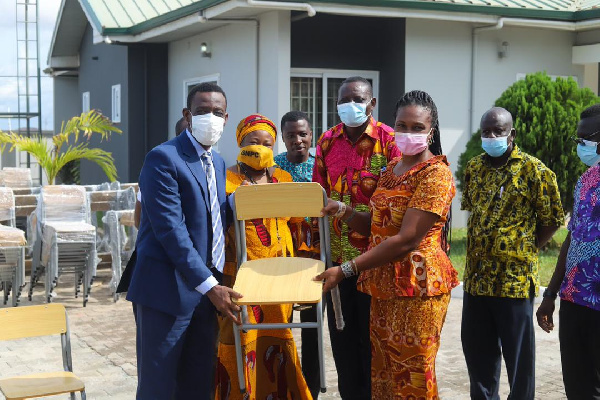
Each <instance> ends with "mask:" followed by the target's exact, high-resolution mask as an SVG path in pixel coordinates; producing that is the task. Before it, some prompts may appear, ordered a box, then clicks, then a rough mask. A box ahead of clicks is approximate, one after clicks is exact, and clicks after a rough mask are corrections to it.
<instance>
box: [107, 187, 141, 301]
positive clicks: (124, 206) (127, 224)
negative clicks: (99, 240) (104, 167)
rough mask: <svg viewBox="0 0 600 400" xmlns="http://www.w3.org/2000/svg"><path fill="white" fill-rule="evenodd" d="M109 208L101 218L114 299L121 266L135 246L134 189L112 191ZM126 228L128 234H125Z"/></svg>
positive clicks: (110, 285) (116, 296)
mask: <svg viewBox="0 0 600 400" xmlns="http://www.w3.org/2000/svg"><path fill="white" fill-rule="evenodd" d="M114 195H115V197H114V201H113V204H111V207H110V208H111V209H110V210H108V211H107V212H106V215H105V216H104V217H103V218H102V221H103V222H104V231H105V232H104V237H105V239H106V240H107V242H108V247H109V249H110V254H111V258H112V266H111V269H112V279H111V281H110V284H109V287H110V290H111V293H112V294H113V298H114V300H115V301H117V300H118V299H119V294H118V293H117V287H118V286H119V282H120V280H121V275H122V271H123V266H124V265H126V264H127V262H128V261H129V258H130V257H131V253H132V252H133V249H134V248H135V239H136V236H137V229H136V228H135V223H134V208H135V202H136V198H135V189H134V188H133V187H129V188H128V189H126V190H117V191H116V193H114ZM125 228H127V229H128V230H129V232H130V235H127V232H126V230H125Z"/></svg>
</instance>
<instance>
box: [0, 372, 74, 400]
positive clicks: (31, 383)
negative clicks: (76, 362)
mask: <svg viewBox="0 0 600 400" xmlns="http://www.w3.org/2000/svg"><path fill="white" fill-rule="evenodd" d="M84 389H85V385H84V383H83V381H81V380H80V379H79V378H78V377H77V376H76V375H75V374H74V373H72V372H66V371H59V372H45V373H41V374H33V375H23V376H17V377H14V378H6V379H0V390H1V391H2V393H3V394H4V396H5V397H6V399H7V400H12V399H15V400H16V399H27V398H31V397H42V396H52V395H55V394H61V393H69V392H81V391H82V390H84Z"/></svg>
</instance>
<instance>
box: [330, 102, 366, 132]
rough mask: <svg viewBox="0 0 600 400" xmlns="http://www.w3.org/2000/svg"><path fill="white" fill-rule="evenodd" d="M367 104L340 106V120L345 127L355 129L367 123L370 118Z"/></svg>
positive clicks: (351, 103) (352, 103) (345, 104)
mask: <svg viewBox="0 0 600 400" xmlns="http://www.w3.org/2000/svg"><path fill="white" fill-rule="evenodd" d="M367 104H368V102H366V103H355V102H353V101H351V102H349V103H344V104H338V106H337V110H338V115H339V116H340V119H341V120H342V122H343V123H344V125H346V126H349V127H352V128H355V127H357V126H361V125H362V124H364V123H365V121H366V120H367V118H369V116H368V115H367Z"/></svg>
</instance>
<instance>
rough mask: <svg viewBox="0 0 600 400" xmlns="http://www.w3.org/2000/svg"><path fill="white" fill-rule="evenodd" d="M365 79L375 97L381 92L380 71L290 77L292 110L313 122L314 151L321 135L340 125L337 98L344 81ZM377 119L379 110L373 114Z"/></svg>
mask: <svg viewBox="0 0 600 400" xmlns="http://www.w3.org/2000/svg"><path fill="white" fill-rule="evenodd" d="M350 76H362V77H364V78H366V79H367V80H368V81H369V82H371V85H372V86H373V96H375V97H377V95H378V92H379V72H378V71H349V70H322V69H321V70H317V69H292V71H291V77H290V106H291V109H292V110H297V111H304V112H305V113H307V114H308V116H309V117H310V119H311V122H312V130H313V147H314V146H315V145H316V143H317V140H318V139H319V136H321V133H323V132H325V131H326V130H327V129H329V128H331V127H332V126H335V125H337V124H339V123H340V119H339V117H338V114H337V96H338V91H339V89H340V86H342V82H343V81H344V79H346V78H348V77H350ZM373 116H374V117H375V118H377V106H376V107H375V109H374V110H373Z"/></svg>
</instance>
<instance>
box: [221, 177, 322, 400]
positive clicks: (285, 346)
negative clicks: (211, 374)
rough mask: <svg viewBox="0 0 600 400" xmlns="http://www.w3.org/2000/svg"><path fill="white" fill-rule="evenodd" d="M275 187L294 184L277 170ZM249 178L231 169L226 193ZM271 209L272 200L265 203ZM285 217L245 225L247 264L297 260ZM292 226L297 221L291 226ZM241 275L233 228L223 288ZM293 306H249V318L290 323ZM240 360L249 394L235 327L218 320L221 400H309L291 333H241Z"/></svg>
mask: <svg viewBox="0 0 600 400" xmlns="http://www.w3.org/2000/svg"><path fill="white" fill-rule="evenodd" d="M272 178H273V183H277V182H292V177H291V175H290V174H289V173H287V172H285V171H283V170H281V169H279V168H276V169H275V172H274V173H273V177H272ZM244 179H245V178H244V177H243V175H240V174H237V173H235V172H232V171H230V170H227V182H226V188H225V190H226V192H227V194H231V193H233V192H235V189H237V187H238V186H240V185H241V183H242V181H243V180H244ZM265 205H266V206H268V199H265ZM288 222H289V221H288V220H286V219H284V218H277V219H275V218H265V219H255V220H252V221H246V243H247V251H248V260H256V259H260V258H267V257H286V256H293V255H294V250H293V243H292V235H291V233H290V229H289V227H288ZM292 222H294V221H292ZM236 273H237V262H236V255H235V231H234V228H233V227H231V228H230V229H229V231H228V232H227V236H226V238H225V266H224V269H223V281H224V282H223V284H224V285H226V286H229V287H233V284H234V283H235V276H236ZM291 315H292V305H291V304H282V305H269V306H249V307H248V318H249V320H250V322H251V323H256V322H269V323H276V322H289V321H290V318H291ZM242 346H243V351H242V357H243V361H244V375H245V380H246V390H247V391H246V393H244V394H241V393H240V390H239V384H238V374H237V367H236V357H235V343H234V337H233V325H232V322H231V321H230V320H229V319H228V318H219V347H218V360H217V370H216V374H215V375H216V380H215V381H216V388H215V399H217V400H254V399H256V400H267V399H273V400H275V399H294V400H311V399H312V397H311V395H310V391H309V390H308V387H307V385H306V382H305V380H304V376H303V375H302V369H301V367H300V359H299V357H298V353H297V350H296V344H295V343H294V338H293V336H292V331H291V330H290V329H280V330H258V331H257V330H249V331H248V333H245V334H244V333H242Z"/></svg>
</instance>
